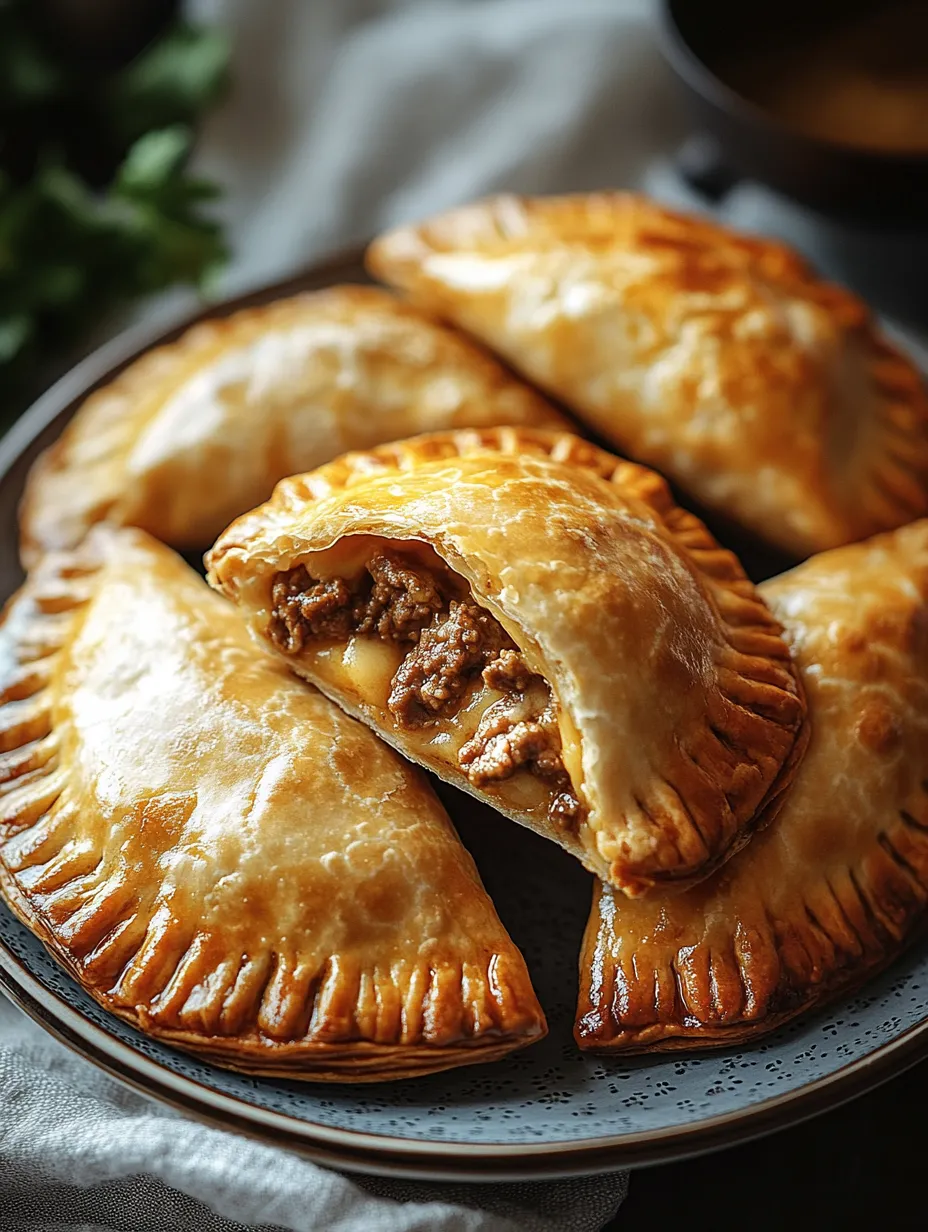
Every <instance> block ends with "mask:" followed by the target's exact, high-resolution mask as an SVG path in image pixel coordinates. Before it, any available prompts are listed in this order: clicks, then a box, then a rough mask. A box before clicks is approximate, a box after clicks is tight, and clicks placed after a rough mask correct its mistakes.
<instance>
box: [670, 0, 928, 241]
mask: <svg viewBox="0 0 928 1232" xmlns="http://www.w3.org/2000/svg"><path fill="white" fill-rule="evenodd" d="M887 6H888V0H869V2H868V3H867V2H864V0H775V2H773V3H771V2H770V0H752V2H749V3H745V0H663V4H662V9H663V22H662V34H663V45H664V50H665V54H666V56H667V58H668V60H669V61H670V64H671V66H672V67H673V69H674V70H675V72H676V74H677V76H678V77H679V79H680V82H681V83H682V86H683V89H684V92H685V95H686V99H687V103H688V106H689V110H690V114H691V116H692V120H693V125H694V130H695V131H694V136H693V138H691V140H690V141H689V142H688V143H687V145H686V146H685V148H684V150H683V152H682V154H681V169H682V170H683V172H684V174H685V175H686V176H687V178H688V179H690V180H691V182H693V183H694V185H695V186H696V187H697V188H699V189H700V190H701V191H702V192H704V193H706V194H708V195H709V196H712V197H716V198H717V197H720V196H721V195H723V194H724V192H725V191H726V190H727V189H728V188H729V187H730V186H731V185H732V184H733V183H734V182H736V181H737V180H739V179H741V178H747V179H752V180H756V181H759V182H760V183H762V184H765V185H767V186H768V187H770V188H772V189H774V190H776V191H778V192H780V193H782V194H784V195H785V196H787V197H790V198H791V199H793V200H794V201H796V202H799V203H800V204H802V205H806V206H810V207H812V208H813V209H816V210H818V211H820V212H822V213H824V214H827V215H829V216H830V217H832V218H835V219H841V220H846V221H849V222H862V223H867V224H877V225H879V226H882V227H893V226H896V227H901V228H904V229H906V228H907V229H911V228H913V227H914V228H915V229H926V230H928V133H926V138H925V141H924V142H920V143H919V144H920V147H921V148H920V149H917V150H913V151H912V152H908V151H905V150H904V151H900V152H896V151H887V150H880V149H877V148H868V147H867V146H866V145H864V144H863V143H862V144H860V145H858V144H856V143H851V142H846V141H843V140H842V141H841V142H838V141H831V140H825V139H821V138H818V137H814V136H809V135H807V134H806V133H804V132H801V131H799V130H798V129H796V128H792V127H790V126H788V125H787V124H786V123H785V122H783V121H782V120H781V119H779V118H778V117H777V116H776V115H774V114H773V113H772V112H771V111H769V110H765V109H764V107H763V106H761V105H759V104H758V103H756V102H752V101H751V100H750V99H749V98H748V97H746V96H745V94H744V93H742V92H739V90H738V89H737V88H736V87H735V86H734V85H733V84H731V80H730V76H729V74H730V73H731V66H732V65H735V64H737V62H738V57H739V56H742V55H744V56H746V55H752V54H756V52H757V49H759V48H760V49H765V50H769V51H770V52H776V50H777V49H778V48H780V49H788V48H789V47H790V46H791V45H793V46H795V44H796V41H797V40H801V39H804V38H808V36H809V34H810V31H814V30H816V29H817V28H821V30H822V31H823V32H825V33H827V31H828V30H829V28H831V27H835V26H836V24H837V23H840V22H842V21H846V20H847V19H848V17H849V16H853V15H858V16H859V15H860V14H861V13H866V12H868V11H870V12H872V11H874V10H876V9H879V8H881V7H882V9H883V11H885V9H886V7H887ZM913 7H914V6H913ZM926 10H928V5H926ZM926 15H928V14H926ZM922 52H923V54H924V56H925V73H926V77H928V43H926V44H925V45H924V46H923V47H922ZM726 78H728V79H726Z"/></svg>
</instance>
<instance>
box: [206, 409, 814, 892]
mask: <svg viewBox="0 0 928 1232" xmlns="http://www.w3.org/2000/svg"><path fill="white" fill-rule="evenodd" d="M208 563H209V567H210V574H209V580H210V582H211V583H212V584H213V585H215V586H217V587H219V588H220V589H222V590H223V591H224V592H225V593H226V594H228V595H229V596H230V597H231V598H233V599H234V600H235V601H236V602H237V603H239V604H241V606H242V607H243V609H244V610H245V611H246V612H247V613H248V615H249V618H250V620H251V621H252V623H253V625H254V627H255V629H256V630H257V632H258V633H259V634H260V635H261V636H263V637H266V638H267V639H268V640H269V641H270V642H271V643H272V644H273V645H275V646H276V647H277V649H278V650H279V651H280V653H281V654H282V655H283V656H284V657H285V658H286V659H287V660H288V662H290V663H291V665H292V666H293V668H294V670H295V671H296V672H298V673H299V674H300V675H302V676H305V677H306V678H307V679H308V680H312V681H313V682H315V683H317V684H318V685H319V686H320V688H322V689H323V691H325V692H327V693H328V694H330V696H332V697H333V698H335V699H336V700H337V701H338V702H339V703H340V704H341V705H343V706H345V707H346V708H347V709H348V710H349V711H350V712H351V713H353V714H357V715H359V716H360V717H361V718H363V719H365V721H367V722H368V723H370V724H371V725H372V726H373V727H374V728H375V730H376V731H378V732H379V733H380V734H381V735H382V736H383V737H384V738H385V739H386V740H389V741H390V742H391V743H392V744H394V745H396V747H397V748H398V749H400V750H401V751H402V752H403V753H405V754H406V755H407V756H409V757H411V758H413V759H414V760H416V761H419V762H421V763H422V764H423V765H426V766H428V767H430V768H431V769H432V770H434V771H435V772H436V773H437V774H439V775H441V776H442V777H444V778H446V779H448V781H450V782H452V783H455V784H457V785H458V786H460V787H463V788H465V789H467V790H469V791H471V792H473V794H474V795H476V796H478V797H481V798H483V799H486V800H488V801H489V802H490V803H492V804H494V805H495V806H496V807H497V808H499V809H500V810H501V811H502V812H504V813H506V814H508V815H509V816H510V817H512V818H514V819H515V820H517V821H520V822H522V823H523V824H525V825H528V826H531V827H532V828H533V829H535V830H538V831H539V832H540V833H542V834H544V835H546V836H548V837H549V838H552V839H554V840H555V841H556V842H559V843H561V844H562V845H563V846H564V847H566V848H567V849H568V850H569V851H571V852H573V853H574V854H575V855H576V856H577V857H578V858H580V859H581V860H583V861H584V863H586V864H587V866H588V867H589V868H591V869H592V870H593V871H594V872H596V873H598V874H599V875H600V876H602V877H603V878H605V879H607V880H610V881H611V882H613V883H614V884H615V885H617V886H619V887H621V888H622V889H624V890H626V891H627V892H629V893H635V892H638V891H640V890H642V889H645V888H647V887H648V886H649V885H650V884H651V883H653V882H660V881H665V880H671V879H673V880H688V879H690V878H693V877H698V876H701V875H704V874H705V873H706V872H707V871H708V870H709V869H710V868H711V867H713V866H714V865H715V864H717V863H718V862H719V861H720V860H723V859H724V858H725V857H726V856H727V855H728V854H729V853H730V852H731V851H732V850H733V849H734V848H735V847H737V846H739V845H740V844H741V843H742V842H744V841H745V840H746V839H747V837H748V835H749V834H750V832H751V830H752V828H753V827H755V826H756V825H757V824H759V822H760V821H761V820H762V819H763V817H764V813H765V811H768V810H770V809H771V808H772V807H773V802H774V801H775V800H776V798H777V796H778V794H779V793H780V792H781V791H782V789H783V787H784V786H785V785H786V784H787V783H788V782H789V779H790V776H791V775H792V772H793V768H794V765H795V761H796V759H797V757H798V756H799V754H800V752H801V749H802V745H803V719H804V703H803V700H802V696H801V691H800V689H799V687H798V685H797V681H796V677H795V674H794V672H793V667H792V664H791V662H790V658H789V652H788V650H787V648H786V646H785V644H784V642H783V641H782V640H781V638H780V636H779V626H778V625H777V623H776V621H775V620H774V619H773V618H772V616H771V615H770V613H769V612H768V611H767V609H766V607H765V606H764V604H763V603H762V602H761V600H760V599H759V598H758V596H757V594H756V592H755V590H754V589H753V587H752V586H751V584H750V583H749V582H748V581H747V579H746V578H745V576H744V574H743V572H742V570H741V567H740V566H739V565H738V563H737V561H736V560H735V558H734V556H732V555H731V553H729V552H726V551H724V550H722V549H721V548H720V547H719V546H718V544H717V543H716V542H715V541H714V540H713V539H712V537H711V536H710V535H709V533H708V532H707V531H706V529H705V527H704V526H703V525H702V523H700V522H699V521H698V520H697V519H696V518H694V517H692V515H690V514H687V513H685V512H684V511H683V510H681V509H679V508H678V507H677V506H676V505H674V503H673V500H672V498H671V496H670V494H669V491H668V489H667V487H666V485H665V484H664V482H663V480H662V479H661V478H660V477H659V476H658V475H655V474H654V473H653V472H652V471H646V470H644V469H642V468H641V467H637V466H634V465H632V464H630V463H626V462H621V461H619V460H618V459H617V458H614V457H612V456H611V455H609V454H606V453H603V452H602V451H601V450H598V449H595V448H593V447H592V446H589V445H587V444H586V443H585V442H583V441H581V440H579V439H578V438H577V437H575V436H571V435H569V434H567V433H550V432H530V431H528V430H524V429H523V430H517V429H495V430H494V429H487V430H485V431H483V432H458V433H444V434H436V435H435V436H432V437H420V438H418V439H417V440H413V441H408V442H401V443H399V444H397V445H394V446H389V447H385V448H383V449H380V450H377V451H374V452H373V453H370V454H353V455H348V456H347V457H345V458H342V459H340V460H338V461H336V462H334V463H332V464H331V465H329V466H326V467H322V468H321V469H320V470H318V471H316V472H314V473H312V474H309V475H304V476H298V477H295V478H292V479H289V480H285V481H284V482H283V483H281V484H280V485H279V486H278V488H277V490H276V492H275V495H274V498H273V499H272V500H271V501H270V502H269V503H268V504H267V505H265V506H263V507H262V508H261V509H258V510H256V511H255V512H254V513H253V514H250V515H247V516H246V517H244V518H241V519H239V521H238V522H236V523H234V524H233V525H232V526H231V527H230V528H229V529H228V530H227V531H226V532H225V533H224V534H223V535H222V536H221V537H220V539H219V541H218V543H217V544H216V546H215V547H214V548H213V549H212V552H211V553H210V554H209V557H208ZM768 815H769V813H768Z"/></svg>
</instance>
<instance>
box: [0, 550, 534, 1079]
mask: <svg viewBox="0 0 928 1232" xmlns="http://www.w3.org/2000/svg"><path fill="white" fill-rule="evenodd" d="M0 651H2V668H0V748H2V755H0V781H2V788H0V887H2V889H3V892H4V895H5V896H6V898H7V901H8V902H9V903H10V905H11V906H12V908H13V909H14V911H16V912H17V914H18V915H19V916H20V917H21V918H22V919H23V920H24V921H25V923H26V924H28V926H29V927H30V928H32V929H33V930H34V931H35V932H36V933H37V934H38V935H39V936H40V937H41V938H42V939H43V940H44V941H45V943H46V945H47V946H48V947H49V949H50V950H51V951H52V953H53V954H54V955H55V956H56V957H57V958H58V959H59V960H60V961H61V962H62V963H64V964H65V966H67V967H68V969H69V970H70V971H71V972H72V973H73V975H74V976H75V977H76V978H77V979H78V980H79V981H80V983H81V984H82V985H83V986H84V987H85V988H86V989H87V991H88V992H90V993H91V994H92V995H93V996H94V997H95V998H96V999H97V1000H98V1001H99V1002H100V1004H101V1005H103V1006H104V1007H105V1008H106V1009H108V1010H111V1011H112V1012H113V1013H114V1014H118V1015H119V1016H120V1017H121V1018H124V1019H126V1020H127V1021H128V1022H130V1023H132V1024H133V1025H135V1026H137V1027H139V1028H140V1029H141V1030H143V1031H145V1032H147V1033H148V1034H149V1035H152V1036H155V1037H157V1038H159V1039H162V1040H166V1041H168V1042H170V1043H173V1044H177V1045H179V1046H180V1047H183V1048H186V1049H188V1050H189V1051H191V1052H195V1053H198V1054H201V1055H202V1056H205V1057H207V1058H209V1059H210V1060H213V1061H215V1062H217V1063H219V1064H222V1065H227V1066H231V1067H233V1068H236V1069H242V1070H248V1071H253V1072H257V1073H262V1072H268V1073H283V1074H286V1075H288V1076H291V1077H295V1078H307V1079H314V1080H320V1079H330V1080H333V1081H334V1080H337V1081H340V1082H351V1081H374V1080H383V1079H390V1078H403V1077H409V1076H411V1075H413V1074H420V1073H426V1072H430V1071H433V1070H440V1069H445V1068H447V1067H448V1066H453V1065H464V1064H467V1063H469V1062H477V1061H487V1060H492V1059H493V1058H495V1057H498V1056H501V1055H502V1054H504V1053H506V1052H509V1051H510V1050H511V1049H513V1048H518V1047H520V1046H521V1045H523V1044H528V1043H531V1042H532V1041H533V1040H536V1039H538V1038H539V1037H540V1036H542V1035H543V1034H544V1032H545V1023H544V1018H543V1015H542V1012H541V1009H540V1008H539V1006H538V1003H537V1001H536V999H535V995H534V993H533V991H532V987H531V984H530V983H529V978H528V974H527V972H526V970H525V964H524V963H523V961H522V957H521V955H520V954H519V952H518V951H517V950H516V948H515V947H514V946H513V944H512V942H511V941H510V939H509V937H508V936H507V935H506V932H505V930H504V928H503V926H502V924H501V923H500V921H499V919H498V918H497V915H496V913H495V911H494V909H493V906H492V904H491V903H490V901H489V899H488V898H487V895H486V892H485V891H484V889H483V887H482V885H481V884H480V879H479V877H478V875H477V871H476V869H475V868H474V864H473V861H472V860H471V858H470V856H469V855H468V854H467V852H466V851H465V850H464V849H463V847H462V846H461V844H460V842H459V841H458V839H457V836H456V835H455V833H454V831H453V829H452V827H451V824H450V822H449V821H448V819H447V816H446V815H445V813H444V811H443V809H442V807H441V805H440V804H439V803H438V800H437V799H436V797H435V796H434V795H433V793H432V791H431V790H430V789H429V787H428V785H427V784H426V782H425V781H424V779H423V778H422V777H421V775H420V774H419V772H418V771H416V770H414V769H413V768H412V767H411V766H408V765H407V764H406V763H405V762H403V761H402V760H401V759H400V758H399V757H397V756H396V754H395V753H394V752H393V751H392V750H391V749H388V748H387V747H386V746H385V745H384V744H382V743H381V742H380V741H379V740H377V739H375V738H374V737H373V736H372V735H371V733H370V732H369V731H368V730H367V728H365V727H363V726H362V725H361V724H360V723H356V722H355V721H354V720H353V719H350V718H349V717H348V716H347V715H345V714H343V713H342V711H341V710H339V709H338V707H336V706H334V705H332V703H331V702H329V701H328V700H327V699H326V698H324V697H323V696H322V695H321V694H320V693H318V692H317V691H316V690H315V689H312V688H310V687H308V686H307V685H305V684H303V683H302V682H300V681H298V680H296V678H295V677H293V676H292V675H291V673H289V672H288V671H287V670H286V668H285V667H284V666H283V665H282V664H281V663H280V662H279V661H278V660H277V659H275V658H274V657H273V656H271V655H269V654H267V653H266V652H265V651H263V650H262V649H261V648H260V647H258V646H256V645H255V644H254V641H253V639H252V638H251V637H250V636H249V635H248V632H247V630H246V628H245V626H244V624H243V623H242V621H241V618H240V617H239V615H238V613H237V612H236V611H235V609H234V608H232V607H231V605H229V604H227V603H225V602H224V601H223V600H222V599H220V598H219V597H218V596H217V595H214V594H212V593H210V591H209V589H208V588H207V587H206V585H205V584H204V583H203V582H202V581H201V580H200V579H199V578H198V577H197V576H196V574H194V573H193V572H192V571H191V570H189V569H188V568H187V566H186V565H184V563H183V562H182V561H181V560H180V559H179V558H177V557H176V556H174V554H173V553H171V552H169V551H168V549H166V548H163V547H161V546H160V545H158V544H156V543H154V542H153V541H152V540H150V539H148V538H147V536H145V535H142V534H141V533H139V532H136V531H128V530H126V531H112V530H109V529H105V528H102V527H101V528H99V529H98V530H97V531H95V532H94V533H93V534H92V535H91V536H90V538H89V539H88V540H87V542H86V543H85V545H84V546H83V547H82V548H81V549H79V551H78V552H76V553H73V554H67V555H61V556H49V557H46V558H45V560H44V561H43V562H42V564H41V565H40V567H39V569H38V570H37V571H36V573H34V574H33V575H32V577H31V578H30V580H29V581H28V583H27V584H26V586H25V587H24V588H23V589H22V590H21V591H20V592H19V594H18V595H17V596H16V597H15V598H14V599H13V600H12V601H11V604H10V606H9V607H8V609H7V611H6V614H5V618H4V622H3V625H2V628H0Z"/></svg>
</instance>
